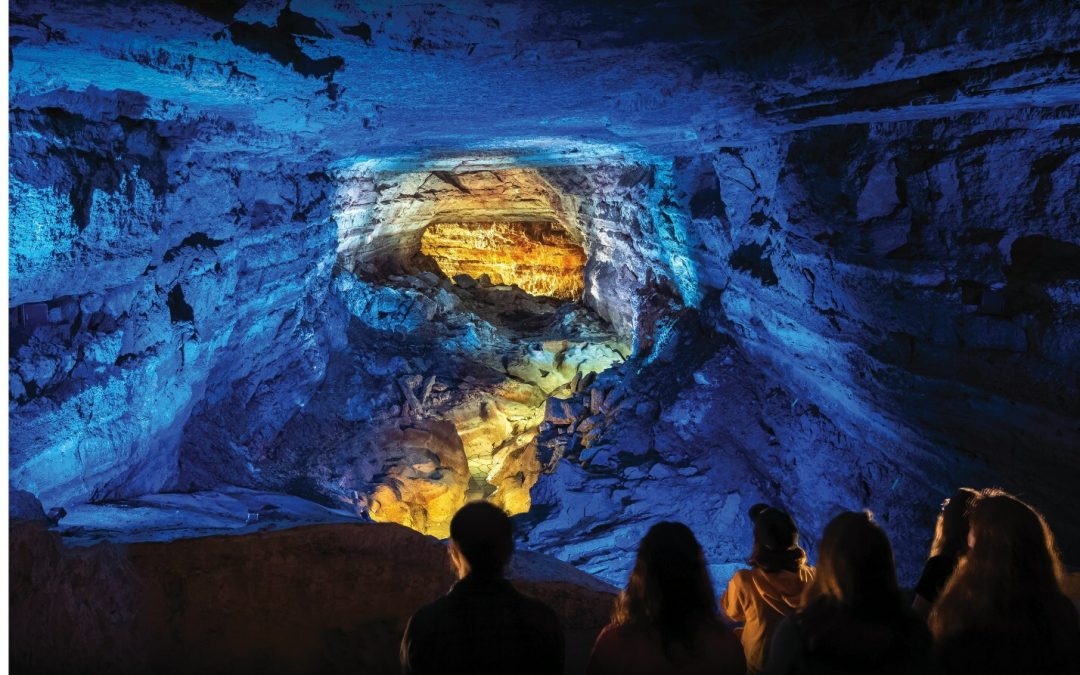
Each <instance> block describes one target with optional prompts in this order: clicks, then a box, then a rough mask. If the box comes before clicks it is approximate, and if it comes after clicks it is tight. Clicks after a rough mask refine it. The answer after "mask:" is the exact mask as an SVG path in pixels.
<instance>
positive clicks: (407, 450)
mask: <svg viewBox="0 0 1080 675" xmlns="http://www.w3.org/2000/svg"><path fill="white" fill-rule="evenodd" d="M381 442H382V445H383V447H384V448H394V450H395V452H397V453H399V455H400V458H399V461H398V462H397V463H396V464H395V465H394V466H393V467H391V469H390V471H389V475H388V476H387V482H386V483H384V484H382V485H380V486H378V488H377V489H376V490H375V492H374V494H372V495H371V496H370V497H369V498H368V504H367V512H368V514H369V515H370V516H371V519H372V520H374V521H376V522H380V523H400V524H402V525H405V526H407V527H411V528H412V529H414V530H418V531H420V532H424V533H425V534H431V535H434V536H436V537H440V538H445V537H448V536H450V519H451V518H453V517H454V513H456V512H457V510H458V509H459V508H460V507H461V505H462V504H464V503H465V493H466V490H467V489H468V485H469V466H468V460H467V459H466V456H465V452H464V449H463V448H462V445H461V439H460V438H459V437H458V434H457V432H456V430H455V429H454V427H453V425H452V424H450V423H448V422H443V421H431V422H428V423H426V424H423V425H416V426H410V427H405V428H400V427H397V428H392V429H390V430H388V431H386V432H385V433H384V434H383V438H382V441H381Z"/></svg>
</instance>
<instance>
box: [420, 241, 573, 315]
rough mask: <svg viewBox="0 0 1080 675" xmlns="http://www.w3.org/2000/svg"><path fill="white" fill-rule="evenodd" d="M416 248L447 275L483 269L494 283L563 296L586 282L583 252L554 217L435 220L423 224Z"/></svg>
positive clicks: (569, 297)
mask: <svg viewBox="0 0 1080 675" xmlns="http://www.w3.org/2000/svg"><path fill="white" fill-rule="evenodd" d="M420 252H421V253H423V254H424V255H427V256H430V257H431V258H432V259H434V260H435V262H436V264H438V266H439V269H441V270H442V271H443V273H444V274H446V276H448V277H450V278H451V279H452V278H454V277H455V276H457V275H459V274H466V275H468V276H470V277H472V278H474V279H477V278H479V277H480V276H481V275H484V274H486V275H487V276H488V278H489V279H490V280H491V283H493V284H496V285H500V284H501V285H507V286H509V285H517V286H519V287H520V288H521V289H522V290H524V291H526V292H527V293H531V294H533V295H546V296H551V297H554V298H560V299H563V300H574V299H577V298H579V297H581V293H582V291H583V290H584V287H585V282H584V269H585V252H584V251H583V250H582V248H581V246H579V245H578V244H577V243H576V242H574V240H573V239H572V238H571V237H570V236H569V235H568V234H567V233H566V231H565V230H563V229H562V228H561V227H560V226H559V225H558V224H556V223H551V222H490V223H488V222H477V223H435V224H433V225H431V226H429V227H428V228H427V229H426V230H424V234H423V236H422V238H421V243H420Z"/></svg>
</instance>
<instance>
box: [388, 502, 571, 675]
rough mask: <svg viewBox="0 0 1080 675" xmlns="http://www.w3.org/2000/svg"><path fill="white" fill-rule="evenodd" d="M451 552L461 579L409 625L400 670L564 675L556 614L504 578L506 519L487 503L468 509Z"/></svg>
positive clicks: (416, 674) (509, 546)
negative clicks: (517, 589)
mask: <svg viewBox="0 0 1080 675" xmlns="http://www.w3.org/2000/svg"><path fill="white" fill-rule="evenodd" d="M449 549H450V559H451V561H452V562H453V564H454V567H455V569H456V570H457V573H458V578H459V581H458V582H457V583H456V584H454V587H453V588H451V589H450V592H449V593H447V594H446V595H444V596H443V597H441V598H439V599H438V600H436V601H435V602H433V603H431V604H430V605H427V606H425V607H422V608H421V609H420V610H419V611H418V612H416V614H414V615H413V617H412V619H410V620H409V625H408V627H407V628H406V629H405V637H404V639H402V641H401V670H402V672H403V673H405V674H406V675H427V674H428V673H445V674H456V673H469V674H470V675H472V674H476V675H488V674H492V673H527V674H530V675H532V674H535V675H554V674H561V673H562V670H563V635H562V629H561V628H560V626H559V620H558V617H556V615H555V612H554V611H552V610H551V608H549V607H548V606H547V605H544V604H543V603H541V602H539V601H537V600H533V599H532V598H528V597H526V596H524V595H522V594H521V593H519V592H517V591H516V590H515V589H514V587H513V586H512V585H511V584H510V582H509V581H507V580H506V579H504V578H503V571H504V570H505V568H506V565H507V563H509V562H510V556H511V555H512V554H513V550H514V533H513V526H512V525H511V523H510V518H509V517H507V515H506V514H505V513H503V512H502V511H501V510H500V509H499V508H497V507H495V506H493V505H491V504H489V503H487V502H472V503H470V504H466V505H465V506H463V507H461V510H459V511H458V512H457V514H456V515H455V516H454V518H453V520H451V521H450V545H449Z"/></svg>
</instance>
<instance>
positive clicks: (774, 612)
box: [720, 504, 814, 675]
mask: <svg viewBox="0 0 1080 675" xmlns="http://www.w3.org/2000/svg"><path fill="white" fill-rule="evenodd" d="M750 520H751V521H752V522H753V523H754V547H753V549H752V550H751V552H750V559H749V560H747V564H749V565H750V569H748V570H739V571H738V572H736V573H735V576H734V577H732V578H731V582H730V583H729V584H728V587H727V590H726V591H724V595H723V597H722V598H720V606H721V608H723V610H724V613H725V614H727V615H728V618H730V619H731V620H732V621H738V622H739V623H742V624H743V628H742V631H741V633H740V634H739V637H740V639H741V640H742V646H743V652H744V653H745V654H746V669H747V672H748V673H750V675H756V674H757V673H760V672H762V670H764V668H765V663H766V660H767V657H768V655H769V642H770V640H771V639H772V635H773V633H774V632H776V627H777V626H779V625H780V622H781V621H783V620H784V617H785V616H787V615H788V614H791V613H792V612H794V611H795V610H796V609H797V608H798V607H799V602H800V600H801V599H802V594H803V591H804V590H806V587H807V586H808V585H809V584H810V582H811V581H813V580H814V568H813V567H810V566H808V565H807V564H806V551H804V550H803V549H802V547H800V546H799V529H798V528H797V527H795V521H794V520H793V519H792V517H791V516H790V515H788V514H787V513H786V512H784V511H781V510H780V509H776V508H773V507H771V506H768V505H767V504H754V505H753V506H752V507H750Z"/></svg>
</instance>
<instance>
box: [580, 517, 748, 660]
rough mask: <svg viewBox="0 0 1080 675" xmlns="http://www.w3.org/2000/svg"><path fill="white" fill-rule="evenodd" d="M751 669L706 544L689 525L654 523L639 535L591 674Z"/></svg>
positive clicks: (598, 643) (598, 641) (598, 642)
mask: <svg viewBox="0 0 1080 675" xmlns="http://www.w3.org/2000/svg"><path fill="white" fill-rule="evenodd" d="M745 672H746V662H745V660H744V659H743V653H742V648H741V647H740V646H739V641H738V639H737V638H736V637H735V635H734V634H733V633H732V632H731V630H730V629H729V628H728V627H727V626H726V625H724V623H723V622H722V621H721V620H720V617H719V616H718V614H717V610H716V596H715V595H714V594H713V585H712V581H711V580H710V578H709V570H708V567H707V566H706V564H705V554H704V552H703V551H702V550H701V545H700V544H699V543H698V541H697V539H696V538H695V537H694V533H693V532H691V531H690V528H688V527H687V526H686V525H683V524H682V523H673V522H662V523H658V524H656V525H653V526H652V527H651V528H649V531H648V532H647V533H646V534H645V537H644V538H643V539H642V540H641V545H640V547H639V548H638V554H637V560H636V562H635V563H634V569H633V572H631V574H630V581H629V582H628V583H627V585H626V590H624V591H623V592H622V593H621V594H620V595H619V597H618V599H617V600H616V603H615V610H614V612H613V614H612V618H611V623H610V624H609V625H608V626H607V627H606V628H604V630H603V631H602V632H601V633H600V636H599V637H598V638H597V639H596V644H595V645H593V651H592V655H591V656H590V658H589V665H588V668H587V669H586V673H587V674H588V675H607V674H609V673H612V674H614V673H618V674H619V675H635V674H637V673H642V674H644V673H649V674H650V675H662V674H665V673H686V674H690V673H702V674H704V673H710V674H711V675H742V674H743V673H745Z"/></svg>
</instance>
